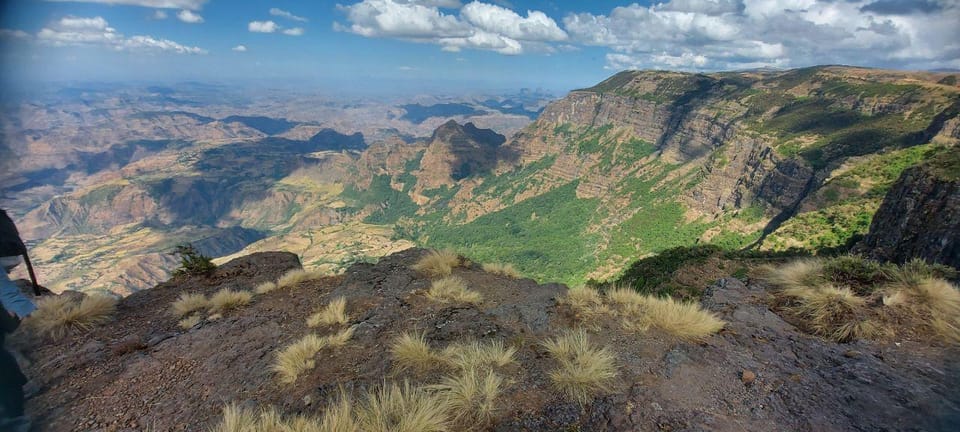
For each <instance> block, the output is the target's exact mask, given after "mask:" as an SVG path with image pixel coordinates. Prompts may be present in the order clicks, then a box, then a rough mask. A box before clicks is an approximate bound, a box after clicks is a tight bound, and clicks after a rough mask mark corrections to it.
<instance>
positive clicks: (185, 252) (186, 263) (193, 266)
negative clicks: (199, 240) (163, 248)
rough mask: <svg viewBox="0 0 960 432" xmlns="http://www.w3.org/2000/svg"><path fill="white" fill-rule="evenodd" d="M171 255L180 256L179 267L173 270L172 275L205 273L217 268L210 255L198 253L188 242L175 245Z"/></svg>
mask: <svg viewBox="0 0 960 432" xmlns="http://www.w3.org/2000/svg"><path fill="white" fill-rule="evenodd" d="M171 255H176V256H179V257H180V267H178V268H177V269H176V270H174V271H173V275H174V276H181V275H191V276H193V275H205V274H209V273H210V272H212V271H213V270H214V269H216V268H217V265H216V264H214V263H213V261H211V259H210V257H208V256H206V255H204V254H202V253H200V251H198V250H197V248H195V247H193V245H192V244H189V243H183V244H179V245H177V247H176V249H174V251H173V252H172V253H171Z"/></svg>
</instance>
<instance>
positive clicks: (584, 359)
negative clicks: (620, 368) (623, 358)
mask: <svg viewBox="0 0 960 432" xmlns="http://www.w3.org/2000/svg"><path fill="white" fill-rule="evenodd" d="M543 346H544V347H545V348H546V349H547V351H549V352H550V355H551V356H552V357H553V358H555V359H556V360H557V362H558V364H559V365H558V367H557V368H556V369H554V370H553V371H551V372H550V380H551V381H552V382H553V385H554V386H555V387H556V388H557V389H558V390H560V391H562V392H563V393H564V394H565V395H567V396H568V397H570V398H571V399H573V400H576V401H577V402H579V403H580V404H581V405H585V404H586V403H587V402H589V401H590V399H591V398H593V397H594V396H596V395H597V394H599V393H601V392H604V391H607V390H609V388H610V384H611V382H612V381H613V379H614V378H616V376H617V367H616V364H615V362H616V359H615V356H614V355H613V353H612V352H610V350H608V349H607V348H598V347H595V346H594V345H593V344H591V343H590V341H589V339H588V338H587V334H586V332H584V331H583V330H582V329H579V330H575V331H572V332H567V333H566V334H563V335H561V336H558V337H556V338H554V339H551V340H548V341H546V342H544V343H543Z"/></svg>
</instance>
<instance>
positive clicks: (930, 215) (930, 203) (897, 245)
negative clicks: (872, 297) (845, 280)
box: [856, 147, 960, 268]
mask: <svg viewBox="0 0 960 432" xmlns="http://www.w3.org/2000/svg"><path fill="white" fill-rule="evenodd" d="M856 250H857V251H859V252H861V253H863V254H865V255H868V256H871V257H873V258H877V259H882V260H887V261H893V262H896V263H903V262H905V261H909V260H910V259H911V258H914V257H917V258H922V259H924V260H926V261H928V262H937V263H942V264H946V265H949V266H953V267H955V268H960V149H958V148H956V147H954V148H951V149H950V150H949V152H947V153H944V154H942V155H940V156H939V157H938V158H936V159H935V160H933V161H931V162H929V163H927V164H924V165H921V166H918V167H914V168H911V169H908V170H906V171H904V173H903V175H901V176H900V179H899V180H897V183H896V184H895V185H894V186H893V188H892V189H890V192H889V193H888V194H887V196H886V197H884V199H883V204H881V205H880V208H879V209H878V210H877V213H876V214H875V215H874V217H873V222H872V223H871V225H870V232H869V233H868V234H867V236H866V237H865V238H864V239H863V241H862V242H861V243H860V244H858V245H857V247H856Z"/></svg>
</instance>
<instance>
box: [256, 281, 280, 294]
mask: <svg viewBox="0 0 960 432" xmlns="http://www.w3.org/2000/svg"><path fill="white" fill-rule="evenodd" d="M275 289H277V283H276V282H264V283H262V284H260V285H257V286H256V287H254V288H253V292H255V293H257V294H266V293H268V292H270V291H273V290H275Z"/></svg>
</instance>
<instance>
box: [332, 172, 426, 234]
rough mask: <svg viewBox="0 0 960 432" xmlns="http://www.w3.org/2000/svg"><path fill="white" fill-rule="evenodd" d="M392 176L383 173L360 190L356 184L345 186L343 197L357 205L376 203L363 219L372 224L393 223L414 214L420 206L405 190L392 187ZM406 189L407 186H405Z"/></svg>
mask: <svg viewBox="0 0 960 432" xmlns="http://www.w3.org/2000/svg"><path fill="white" fill-rule="evenodd" d="M390 180H391V178H390V176H389V175H386V174H381V175H378V176H376V177H374V178H373V179H372V180H371V181H370V187H369V188H368V189H367V190H359V189H357V188H356V186H353V185H347V186H346V187H344V189H343V192H342V193H341V194H340V196H341V197H343V198H347V199H350V200H352V201H354V202H355V203H356V205H357V207H364V206H366V205H370V204H373V205H376V206H377V207H378V208H377V209H376V210H374V212H373V213H371V214H370V215H369V216H367V217H366V218H364V219H363V221H364V222H366V223H371V224H392V223H395V222H396V221H397V220H398V219H400V217H402V216H412V215H414V214H415V213H416V212H417V210H418V209H419V208H420V207H419V206H417V204H416V203H415V202H413V200H411V199H410V196H409V195H407V193H406V192H404V191H398V190H396V189H393V188H392V187H390ZM405 189H406V187H405Z"/></svg>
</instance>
